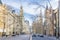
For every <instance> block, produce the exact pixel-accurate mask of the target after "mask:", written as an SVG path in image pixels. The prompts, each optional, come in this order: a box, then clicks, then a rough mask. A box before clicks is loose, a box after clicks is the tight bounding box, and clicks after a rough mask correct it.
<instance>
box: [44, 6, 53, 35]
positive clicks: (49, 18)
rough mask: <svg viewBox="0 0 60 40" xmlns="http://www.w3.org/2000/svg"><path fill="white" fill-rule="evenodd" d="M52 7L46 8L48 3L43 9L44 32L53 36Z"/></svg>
mask: <svg viewBox="0 0 60 40" xmlns="http://www.w3.org/2000/svg"><path fill="white" fill-rule="evenodd" d="M52 14H53V9H52V7H50V8H48V5H47V6H46V10H45V23H46V24H45V29H44V30H45V34H46V35H50V36H53V35H54V23H53V15H52Z"/></svg>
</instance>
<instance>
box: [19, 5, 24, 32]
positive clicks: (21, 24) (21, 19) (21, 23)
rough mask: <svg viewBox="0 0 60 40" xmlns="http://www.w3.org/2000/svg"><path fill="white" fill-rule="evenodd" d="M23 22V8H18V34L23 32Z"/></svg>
mask: <svg viewBox="0 0 60 40" xmlns="http://www.w3.org/2000/svg"><path fill="white" fill-rule="evenodd" d="M23 21H24V15H23V7H22V6H21V7H20V27H21V29H20V33H22V31H23Z"/></svg>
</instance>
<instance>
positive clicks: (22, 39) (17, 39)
mask: <svg viewBox="0 0 60 40" xmlns="http://www.w3.org/2000/svg"><path fill="white" fill-rule="evenodd" d="M0 40H29V35H16V36H8V37H6V36H4V37H0Z"/></svg>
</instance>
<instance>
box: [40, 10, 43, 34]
mask: <svg viewBox="0 0 60 40" xmlns="http://www.w3.org/2000/svg"><path fill="white" fill-rule="evenodd" d="M40 29H41V30H40V32H41V34H43V17H42V10H40Z"/></svg>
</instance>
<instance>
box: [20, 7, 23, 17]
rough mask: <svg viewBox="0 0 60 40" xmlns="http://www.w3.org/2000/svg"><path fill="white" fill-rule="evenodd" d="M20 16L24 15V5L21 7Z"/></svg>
mask: <svg viewBox="0 0 60 40" xmlns="http://www.w3.org/2000/svg"><path fill="white" fill-rule="evenodd" d="M20 16H23V7H22V6H21V7H20Z"/></svg>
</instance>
